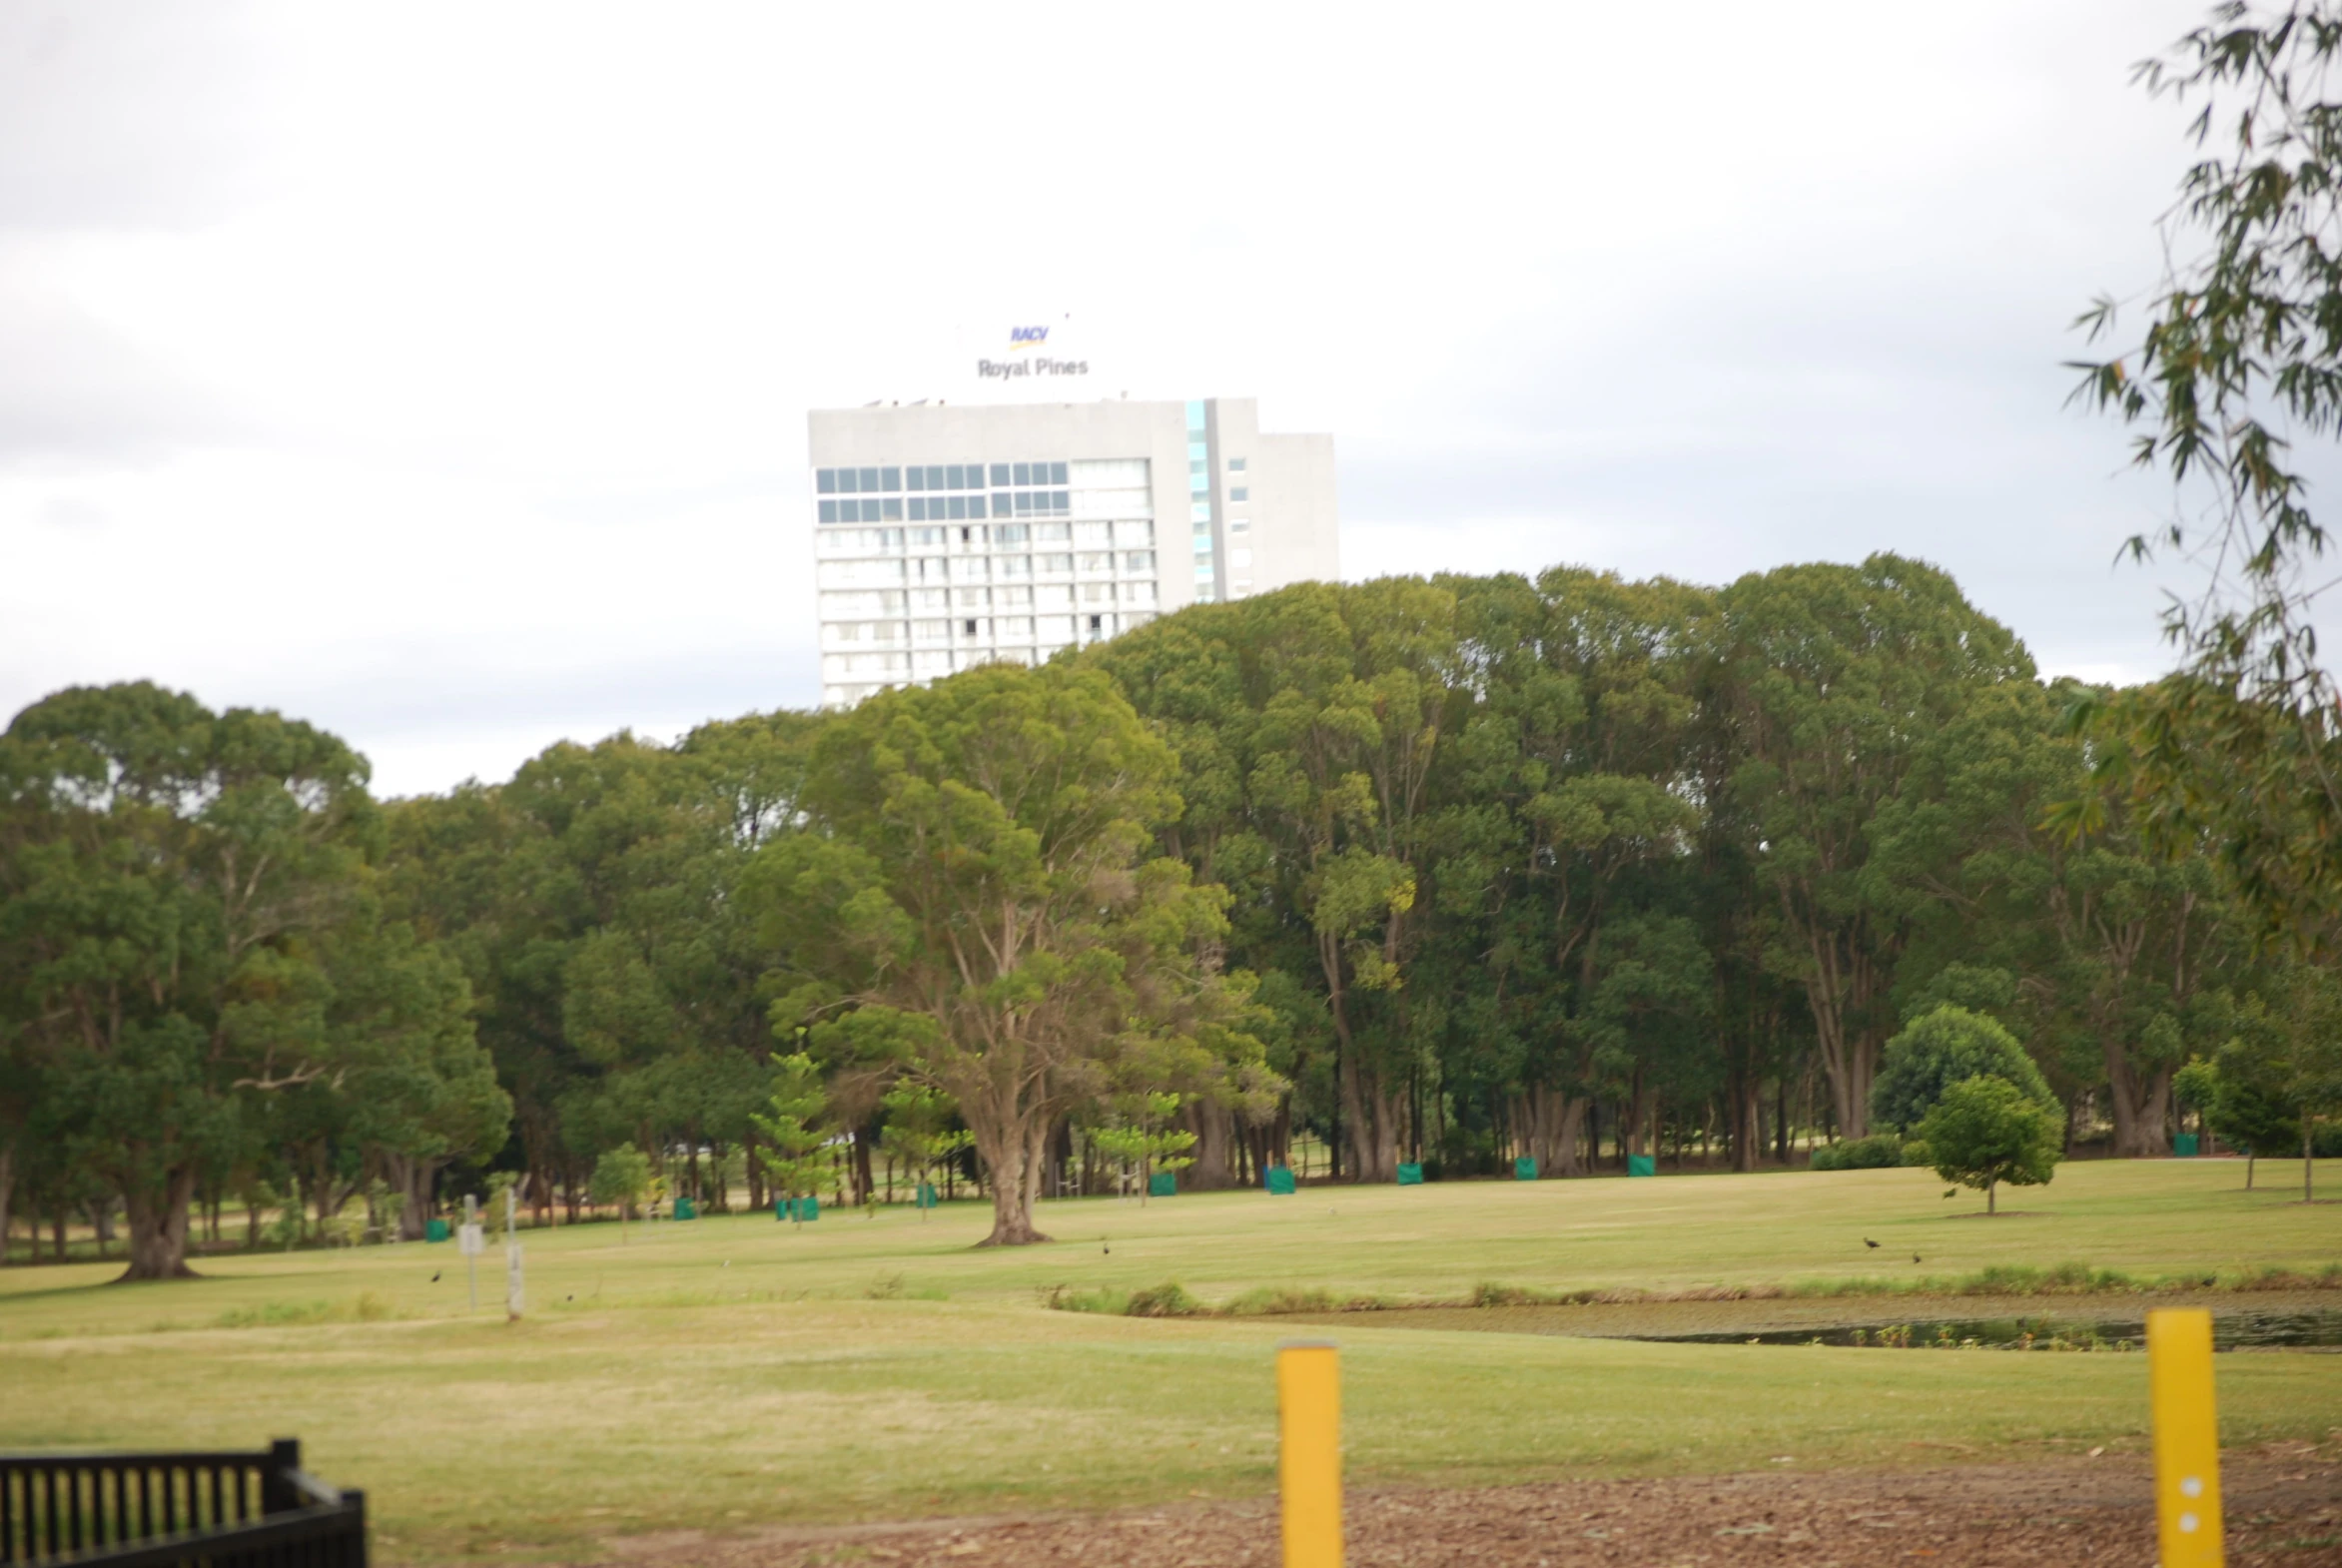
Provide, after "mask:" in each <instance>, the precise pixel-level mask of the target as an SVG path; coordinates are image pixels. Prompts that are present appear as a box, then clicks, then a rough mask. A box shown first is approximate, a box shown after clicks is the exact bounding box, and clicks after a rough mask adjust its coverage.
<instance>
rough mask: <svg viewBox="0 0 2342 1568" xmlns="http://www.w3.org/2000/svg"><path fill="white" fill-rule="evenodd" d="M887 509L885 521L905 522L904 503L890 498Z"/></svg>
mask: <svg viewBox="0 0 2342 1568" xmlns="http://www.w3.org/2000/svg"><path fill="white" fill-rule="evenodd" d="M886 509H887V510H886V517H885V519H884V520H885V521H887V522H901V521H902V520H903V503H902V502H901V501H899V500H895V499H893V498H892V497H889V499H888V500H887V501H886Z"/></svg>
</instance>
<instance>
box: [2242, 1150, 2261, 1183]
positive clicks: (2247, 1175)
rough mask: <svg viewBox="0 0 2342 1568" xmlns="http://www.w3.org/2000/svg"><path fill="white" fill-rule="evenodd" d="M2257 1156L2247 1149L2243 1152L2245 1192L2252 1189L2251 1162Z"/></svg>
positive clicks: (2257, 1157)
mask: <svg viewBox="0 0 2342 1568" xmlns="http://www.w3.org/2000/svg"><path fill="white" fill-rule="evenodd" d="M2259 1158H2260V1157H2259V1156H2257V1155H2255V1154H2254V1153H2253V1152H2252V1151H2251V1150H2249V1149H2248V1150H2246V1151H2245V1152H2244V1189H2245V1190H2246V1191H2247V1192H2249V1191H2251V1190H2252V1163H2253V1162H2254V1161H2255V1160H2257V1159H2259Z"/></svg>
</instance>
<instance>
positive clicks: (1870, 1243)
mask: <svg viewBox="0 0 2342 1568" xmlns="http://www.w3.org/2000/svg"><path fill="white" fill-rule="evenodd" d="M1863 1245H1865V1246H1867V1247H1871V1248H1873V1249H1876V1248H1877V1247H1878V1245H1879V1243H1878V1242H1876V1241H1874V1240H1872V1239H1871V1238H1870V1237H1869V1236H1864V1237H1863Z"/></svg>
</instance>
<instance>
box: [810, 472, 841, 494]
mask: <svg viewBox="0 0 2342 1568" xmlns="http://www.w3.org/2000/svg"><path fill="white" fill-rule="evenodd" d="M813 487H814V489H816V490H818V491H819V492H820V493H822V494H824V495H835V494H837V493H838V470H837V469H835V468H823V469H821V470H819V471H818V472H816V473H815V474H814V476H813Z"/></svg>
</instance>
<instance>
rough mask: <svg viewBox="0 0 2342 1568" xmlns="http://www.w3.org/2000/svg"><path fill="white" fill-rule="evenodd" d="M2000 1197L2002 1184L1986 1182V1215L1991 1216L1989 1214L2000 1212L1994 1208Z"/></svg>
mask: <svg viewBox="0 0 2342 1568" xmlns="http://www.w3.org/2000/svg"><path fill="white" fill-rule="evenodd" d="M1999 1197H2000V1183H1999V1182H1997V1181H1986V1182H1985V1183H1984V1212H1985V1213H1987V1214H1989V1213H1996V1212H1998V1210H1997V1208H1995V1207H1994V1205H1995V1204H1996V1203H1997V1202H1998V1201H1999Z"/></svg>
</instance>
